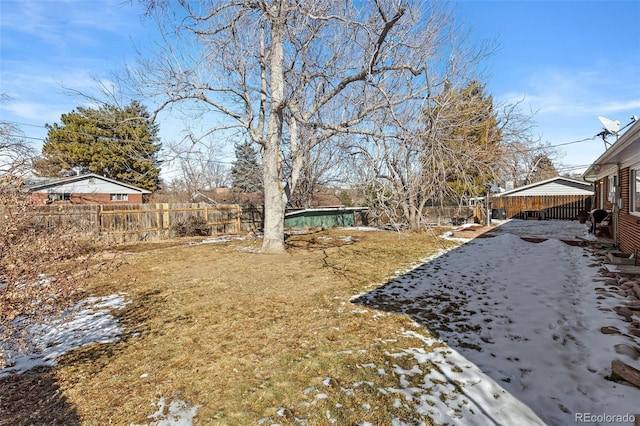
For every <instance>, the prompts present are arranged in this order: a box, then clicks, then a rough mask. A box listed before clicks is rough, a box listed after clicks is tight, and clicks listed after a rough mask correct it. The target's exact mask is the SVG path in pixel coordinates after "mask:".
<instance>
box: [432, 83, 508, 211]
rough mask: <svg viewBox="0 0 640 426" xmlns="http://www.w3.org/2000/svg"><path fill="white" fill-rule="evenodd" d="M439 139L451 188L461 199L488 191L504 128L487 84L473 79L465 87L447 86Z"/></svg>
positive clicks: (439, 112)
mask: <svg viewBox="0 0 640 426" xmlns="http://www.w3.org/2000/svg"><path fill="white" fill-rule="evenodd" d="M440 105H441V106H439V107H437V116H438V120H440V126H441V129H442V130H441V131H439V132H438V133H439V135H438V138H439V140H440V143H442V144H443V146H444V147H446V150H444V151H445V152H446V151H447V150H448V152H449V154H447V155H444V158H443V162H444V163H445V166H446V167H445V169H446V170H447V171H448V172H447V173H446V181H447V184H448V185H447V186H448V191H449V192H450V193H452V194H455V197H456V198H458V199H461V198H462V197H465V196H477V195H481V194H483V193H484V192H485V183H486V182H488V181H490V180H491V179H492V175H491V168H492V167H491V166H492V165H493V164H495V163H496V161H497V159H498V158H499V157H500V149H499V141H500V137H501V135H500V130H499V128H498V119H497V117H496V112H495V111H494V107H493V98H492V97H491V96H487V95H485V93H484V85H482V84H480V83H479V82H478V81H472V82H470V83H469V84H468V85H467V86H465V87H463V88H462V89H453V88H448V89H446V90H445V91H444V92H443V94H442V95H441V97H440Z"/></svg>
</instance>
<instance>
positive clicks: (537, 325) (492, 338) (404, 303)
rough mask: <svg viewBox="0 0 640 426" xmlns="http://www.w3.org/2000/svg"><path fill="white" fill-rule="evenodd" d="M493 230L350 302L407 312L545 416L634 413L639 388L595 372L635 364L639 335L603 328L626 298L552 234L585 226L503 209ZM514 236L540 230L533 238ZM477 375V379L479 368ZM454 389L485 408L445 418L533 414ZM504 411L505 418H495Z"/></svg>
mask: <svg viewBox="0 0 640 426" xmlns="http://www.w3.org/2000/svg"><path fill="white" fill-rule="evenodd" d="M492 234H494V235H495V236H494V237H493V238H479V239H475V240H472V241H470V242H468V243H467V244H463V245H462V246H460V247H458V248H456V249H454V250H451V251H450V252H448V253H446V254H444V255H441V256H438V257H435V258H433V259H431V260H429V261H428V262H426V263H425V264H423V265H421V266H418V267H416V268H415V269H413V270H411V271H409V272H407V273H405V274H403V275H401V276H400V277H398V278H397V279H395V280H394V281H392V282H391V283H389V284H388V285H386V286H384V287H382V288H379V289H376V290H374V291H372V292H370V293H367V294H365V295H361V296H359V297H358V298H357V299H355V302H356V303H360V304H364V305H367V306H371V307H376V308H378V309H381V310H385V311H389V312H403V313H407V314H408V315H410V316H411V317H412V318H414V319H415V320H416V321H417V322H419V323H420V324H423V325H425V326H426V327H427V328H428V329H429V330H430V331H432V332H433V333H436V334H437V335H438V337H439V339H441V340H442V341H444V342H446V343H448V344H449V345H450V347H451V348H453V349H455V351H457V352H459V353H460V354H461V355H463V356H464V357H465V358H466V360H468V361H470V362H472V363H473V364H475V365H476V366H477V367H478V368H479V369H480V370H481V371H482V373H483V374H486V375H487V376H489V377H490V378H491V379H493V381H495V383H499V384H500V385H501V386H502V387H503V388H504V389H505V390H506V391H507V392H508V393H510V394H511V395H512V396H514V397H515V398H517V399H519V400H520V401H522V402H523V403H525V404H526V405H527V406H528V407H530V408H531V409H532V410H533V411H534V412H535V413H536V414H537V415H538V416H539V417H540V418H541V419H542V420H543V421H544V422H545V423H547V424H549V425H566V424H574V423H576V422H578V423H580V422H588V423H592V424H633V415H634V414H640V390H639V389H637V388H634V387H631V386H627V385H623V384H618V383H615V382H612V381H608V380H606V379H605V377H606V376H608V375H609V374H610V373H611V371H610V365H611V361H612V360H614V359H619V360H621V361H623V362H625V363H627V364H629V365H633V366H636V367H638V358H639V357H640V339H638V338H634V337H633V336H629V335H626V336H625V335H622V334H610V335H605V334H602V333H601V327H604V326H614V327H616V328H618V329H619V330H626V323H625V322H623V319H622V317H620V316H618V315H617V314H616V313H615V312H613V311H612V308H613V307H614V306H616V305H620V304H621V303H623V302H624V299H622V298H621V296H619V295H617V294H614V292H613V291H608V290H609V289H608V288H606V285H605V284H606V282H607V278H603V277H602V276H601V275H600V274H599V262H598V260H597V258H596V257H595V256H594V255H593V254H592V253H591V252H590V251H589V250H588V249H586V248H583V247H576V246H570V245H568V244H565V243H563V242H561V241H560V240H576V239H577V238H576V237H581V238H586V239H590V237H589V236H588V235H587V234H586V226H585V225H581V224H579V223H577V222H565V221H521V220H512V221H507V222H504V223H502V224H501V226H500V227H498V228H497V229H496V230H495V231H493V232H492ZM520 236H527V237H543V238H549V239H548V240H547V241H545V242H541V243H531V242H526V241H524V240H522V239H521V238H520ZM609 281H611V278H609ZM639 319H640V318H639ZM476 379H477V380H476V381H475V382H476V383H478V384H480V383H482V381H483V380H485V379H483V378H482V375H477V376H476ZM425 380H426V377H425ZM470 382H473V380H471V381H470ZM463 389H464V390H465V392H466V393H468V394H469V396H470V397H471V398H472V400H474V401H476V402H477V401H480V406H482V405H483V404H484V408H483V409H482V410H477V409H476V410H474V412H473V413H472V414H470V415H467V416H466V417H465V418H464V419H452V420H453V423H454V424H469V425H478V424H495V423H494V422H495V421H498V423H500V424H536V423H535V420H531V422H525V423H522V422H520V421H516V419H518V416H522V407H520V406H519V405H518V404H513V405H512V406H511V405H510V403H507V404H505V402H506V401H507V400H506V399H503V398H500V399H493V398H488V397H487V394H486V390H485V389H483V388H482V386H463ZM414 402H416V403H417V401H414ZM496 411H499V412H500V413H501V414H502V417H496V416H495V412H496ZM510 411H512V413H510ZM491 413H494V414H491ZM616 416H620V417H616ZM625 416H626V417H625ZM445 417H446V416H445ZM505 418H507V419H511V421H509V422H506V423H505V422H503V421H500V419H502V420H504V419H505ZM435 419H436V421H446V420H447V419H446V418H444V419H443V418H435ZM585 420H587V421H585ZM594 420H595V421H594ZM514 421H516V422H515V423H514Z"/></svg>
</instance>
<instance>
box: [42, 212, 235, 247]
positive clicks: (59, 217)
mask: <svg viewBox="0 0 640 426" xmlns="http://www.w3.org/2000/svg"><path fill="white" fill-rule="evenodd" d="M241 213H242V211H241V208H240V206H239V205H235V204H233V205H231V204H230V205H208V204H193V203H172V204H167V203H162V204H119V205H49V206H39V207H38V215H39V216H40V217H41V219H42V220H44V221H45V223H46V224H47V225H48V226H55V225H68V226H72V227H73V228H74V229H75V230H77V231H79V232H80V233H82V234H84V235H100V236H111V237H114V238H115V239H117V240H121V241H129V240H134V241H135V240H151V239H163V238H169V237H172V236H174V235H175V233H176V232H175V231H176V229H177V228H178V227H181V226H182V227H184V225H185V224H189V223H194V221H193V218H198V219H197V221H195V222H197V223H198V224H199V225H200V227H201V228H206V229H207V230H208V232H210V233H211V234H217V233H237V232H240V230H241V227H242V226H241Z"/></svg>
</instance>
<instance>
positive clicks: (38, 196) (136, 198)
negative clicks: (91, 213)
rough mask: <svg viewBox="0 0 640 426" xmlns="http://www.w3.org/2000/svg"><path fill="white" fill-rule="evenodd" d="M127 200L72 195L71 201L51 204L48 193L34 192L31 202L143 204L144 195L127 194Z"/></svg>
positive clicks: (106, 195)
mask: <svg viewBox="0 0 640 426" xmlns="http://www.w3.org/2000/svg"><path fill="white" fill-rule="evenodd" d="M52 192H58V191H52ZM118 193H120V192H118ZM127 198H128V200H127V201H111V194H73V193H72V194H71V197H70V200H69V201H55V202H53V203H49V194H48V193H42V192H34V193H32V194H31V200H32V201H33V202H34V203H36V204H142V194H127Z"/></svg>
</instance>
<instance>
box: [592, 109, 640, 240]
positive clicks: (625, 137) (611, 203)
mask: <svg viewBox="0 0 640 426" xmlns="http://www.w3.org/2000/svg"><path fill="white" fill-rule="evenodd" d="M582 177H583V178H584V179H585V180H586V181H589V182H594V184H595V188H594V192H595V200H596V201H595V204H594V208H599V209H604V210H609V211H611V212H612V216H613V227H612V228H613V235H612V237H613V238H614V240H615V242H616V244H617V245H618V246H619V248H620V250H622V251H623V252H625V253H632V252H633V250H634V249H636V248H637V249H639V250H640V121H636V122H635V123H634V124H633V125H632V126H631V127H630V128H629V129H628V130H627V131H626V132H624V133H623V134H622V136H620V137H619V138H618V140H617V141H616V142H615V143H614V144H612V145H611V146H610V147H609V148H608V149H607V150H606V151H605V152H604V154H602V155H601V156H600V157H599V158H598V159H597V160H596V161H595V162H594V163H593V164H592V165H591V166H589V168H588V169H587V171H586V172H584V174H583V175H582Z"/></svg>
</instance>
